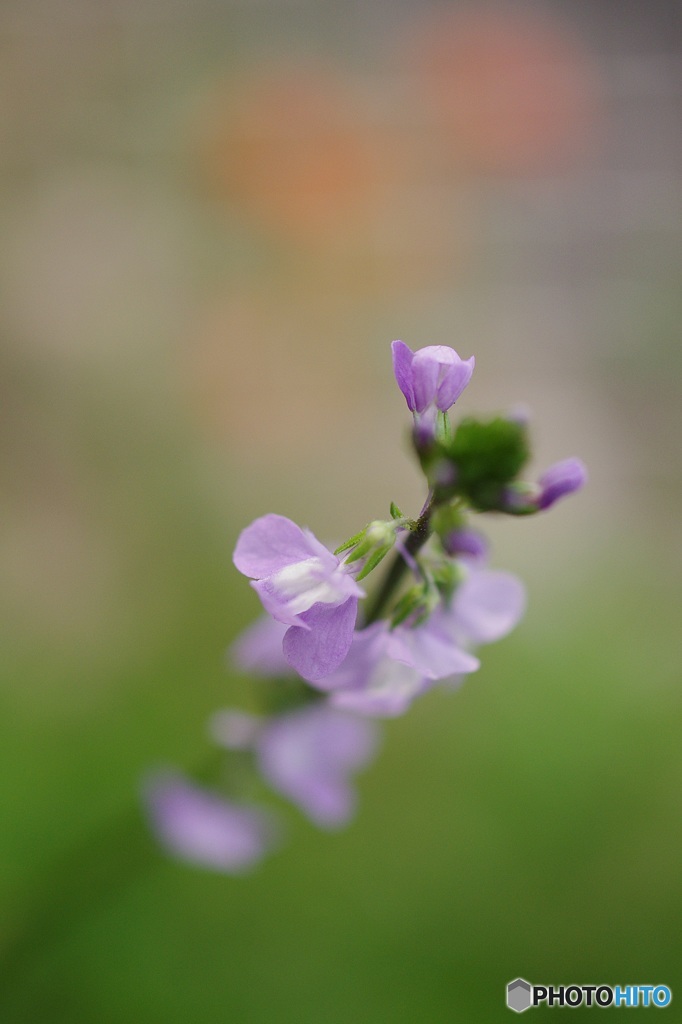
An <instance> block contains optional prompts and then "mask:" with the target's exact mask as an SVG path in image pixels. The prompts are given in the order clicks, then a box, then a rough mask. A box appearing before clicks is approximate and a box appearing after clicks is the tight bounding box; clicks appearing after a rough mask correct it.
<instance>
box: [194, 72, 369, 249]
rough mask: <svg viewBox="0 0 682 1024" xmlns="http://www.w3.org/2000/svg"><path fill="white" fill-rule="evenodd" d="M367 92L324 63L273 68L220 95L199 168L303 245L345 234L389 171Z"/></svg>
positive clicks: (223, 194) (220, 190)
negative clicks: (368, 112)
mask: <svg viewBox="0 0 682 1024" xmlns="http://www.w3.org/2000/svg"><path fill="white" fill-rule="evenodd" d="M366 109H367V104H366V103H365V101H364V97H363V95H362V94H355V93H354V89H353V84H352V83H351V82H350V81H349V80H346V79H344V78H343V77H342V76H341V75H339V74H334V73H333V72H331V71H329V70H328V69H326V68H323V67H321V66H318V65H312V66H311V65H308V66H305V67H302V66H299V65H291V66H279V67H272V66H268V67H266V68H264V69H262V70H261V71H260V72H251V73H250V74H248V75H247V76H245V77H243V78H241V79H237V80H234V81H232V82H231V83H228V84H227V85H223V86H222V87H221V88H219V89H217V90H216V92H215V94H214V96H213V97H212V99H211V101H210V102H209V104H208V106H207V109H206V111H205V115H204V120H203V131H202V140H201V142H200V151H201V163H202V168H203V172H204V176H205V178H206V180H207V182H208V186H209V188H210V190H211V192H212V193H213V194H214V195H216V196H217V197H219V198H223V199H227V200H229V201H230V202H232V203H234V204H237V205H240V206H241V207H242V208H243V209H245V210H246V211H247V212H248V213H249V215H251V216H254V215H255V216H256V217H257V218H258V219H259V220H260V221H261V222H262V223H264V224H265V225H266V226H267V227H270V228H275V229H276V230H279V231H283V232H285V233H286V234H288V235H292V234H293V235H294V236H296V237H297V238H298V239H299V240H302V241H310V240H316V239H319V238H324V237H325V236H327V235H328V234H329V232H338V231H340V232H341V233H345V231H346V230H347V229H348V228H349V227H351V228H352V227H353V226H355V225H356V224H357V223H358V222H359V221H361V220H362V219H363V217H365V216H366V215H367V213H368V212H370V211H371V208H372V206H373V204H374V203H375V202H376V201H377V199H378V197H379V194H380V189H381V187H382V184H383V182H384V180H385V175H386V173H387V168H388V165H389V163H388V161H387V160H386V159H385V158H383V157H382V155H381V152H380V147H379V145H378V144H377V141H376V133H375V132H374V131H373V130H372V125H371V123H370V121H369V120H368V118H367V116H366Z"/></svg>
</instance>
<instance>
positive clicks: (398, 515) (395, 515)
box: [391, 501, 405, 519]
mask: <svg viewBox="0 0 682 1024" xmlns="http://www.w3.org/2000/svg"><path fill="white" fill-rule="evenodd" d="M404 518H405V516H404V515H403V513H402V512H401V511H400V509H399V508H398V506H397V505H396V503H395V502H394V501H392V502H391V519H404Z"/></svg>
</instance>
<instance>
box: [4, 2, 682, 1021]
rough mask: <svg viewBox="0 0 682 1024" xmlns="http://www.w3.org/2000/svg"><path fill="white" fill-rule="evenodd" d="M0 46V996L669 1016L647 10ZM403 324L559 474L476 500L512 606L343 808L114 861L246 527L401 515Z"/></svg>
mask: <svg viewBox="0 0 682 1024" xmlns="http://www.w3.org/2000/svg"><path fill="white" fill-rule="evenodd" d="M0 47H1V53H2V60H1V61H0V139H1V140H2V145H1V146H0V172H1V174H2V180H3V186H4V187H3V189H2V193H1V195H0V223H1V227H2V232H1V237H2V244H1V246H0V295H1V297H2V302H1V305H0V309H1V310H2V312H1V314H0V315H1V317H2V336H1V337H2V349H1V354H0V365H1V371H2V372H1V373H0V417H1V422H2V428H3V429H2V438H1V442H0V459H1V462H0V465H1V473H2V479H1V481H0V493H1V498H0V501H1V502H2V534H1V536H0V574H1V576H2V586H1V589H0V603H1V606H2V626H1V627H0V628H1V630H2V653H3V657H2V674H3V678H2V691H1V699H2V715H1V716H0V721H1V722H2V725H1V726H0V729H1V730H2V737H1V742H0V759H1V761H2V780H3V781H2V797H1V801H2V802H1V805H0V814H1V816H2V826H1V828H0V898H1V899H2V901H3V910H2V913H1V915H0V945H1V946H2V948H3V949H4V950H5V952H6V955H7V957H8V960H7V964H8V966H7V968H6V970H5V972H4V976H3V988H2V994H1V995H0V1020H2V1021H3V1024H4V1022H8V1024H14V1022H15V1021H16V1022H17V1024H18V1022H22V1024H24V1022H26V1024H28V1022H31V1024H42V1022H45V1024H53V1022H54V1024H81V1022H82V1024H86V1022H87V1024H89V1022H92V1024H95V1022H96V1024H123V1022H124V1021H125V1022H129V1021H131V1020H133V1021H143V1022H145V1024H146V1022H150V1024H155V1022H158V1024H162V1022H163V1024H173V1022H178V1024H180V1022H183V1024H184V1022H186V1021H188V1020H190V1019H191V1020H197V1021H207V1022H208V1021H214V1020H215V1021H218V1020H220V1021H222V1020H230V1021H239V1022H241V1021H244V1022H249V1024H251V1022H253V1024H260V1022H266V1021H267V1022H270V1021H277V1022H280V1021H281V1022H287V1024H288V1022H290V1021H291V1022H292V1024H293V1022H296V1024H306V1022H311V1024H312V1022H319V1021H324V1022H325V1024H332V1022H339V1024H341V1022H343V1024H346V1022H356V1021H362V1022H365V1021H367V1022H375V1021H391V1022H403V1021H404V1022H408V1021H410V1022H413V1021H428V1022H431V1021H433V1022H440V1021H443V1022H446V1021H453V1020H458V1021H459V1020H461V1021H467V1022H476V1024H477V1022H488V1021H494V1020H498V1019H503V1018H504V1017H505V1015H508V1013H509V1011H507V1010H506V1008H505V1006H504V990H505V985H506V983H507V982H508V981H509V980H511V979H512V978H515V977H517V976H519V975H521V976H523V977H525V978H527V979H529V980H530V981H532V982H535V983H553V984H560V983H565V984H570V983H576V984H588V983H597V982H600V983H601V982H603V983H610V984H617V983H620V984H628V983H642V984H645V983H664V984H667V985H669V986H671V987H672V989H673V1003H672V1005H671V1007H670V1009H669V1010H668V1011H667V1013H668V1016H669V1018H670V1019H677V1018H676V1016H675V1015H676V1013H677V1011H676V1009H675V1007H676V1001H677V999H679V998H682V988H681V985H682V971H681V970H680V966H679V950H680V948H681V943H682V937H681V935H680V918H681V914H682V880H681V872H680V847H681V840H682V744H681V743H680V739H679V733H680V724H682V687H681V684H682V672H681V670H680V668H681V666H680V639H679V613H680V608H681V600H680V598H681V597H682V594H681V589H680V568H681V565H680V563H681V554H682V551H681V548H680V540H679V529H678V521H679V516H678V507H679V502H680V499H681V498H682V482H681V477H680V468H681V467H680V451H679V437H680V426H681V424H680V419H679V385H680V370H681V355H680V348H679V344H678V333H679V323H680V320H681V319H682V316H681V314H682V299H681V294H682V292H681V290H680V281H679V254H680V241H681V239H682V203H681V202H680V196H681V194H682V193H681V190H680V185H681V181H682V159H681V157H682V153H681V150H680V134H679V124H680V113H681V111H682V98H681V91H680V59H679V58H680V50H681V49H682V16H681V14H680V8H679V5H678V4H677V3H676V2H675V0H655V2H651V3H648V4H646V5H644V4H641V3H637V2H636V0H604V2H602V3H600V4H598V5H596V4H592V3H590V2H588V0H577V2H576V0H572V2H569V0H563V2H560V0H553V2H551V0H545V2H538V3H533V4H529V5H524V4H516V3H514V4H509V3H506V4H504V3H503V4H491V3H484V4H481V3H477V4H473V5H464V4H460V3H455V2H453V3H450V4H446V5H440V6H432V5H430V4H428V3H423V2H417V0H395V2H387V0H379V2H376V3H365V4H363V3H357V2H356V3H349V4H344V5H332V4H325V3H322V2H320V0H302V2H296V0H289V2H285V3H284V2H277V0H254V2H253V3H249V2H239V0H225V2H222V3H216V2H213V0H194V2H191V3H190V2H189V0H136V2H135V3H133V2H129V0H110V2H108V3H106V4H98V3H96V2H95V0H64V2H61V0H57V2H51V0H21V2H20V0H5V2H3V3H2V5H1V6H0ZM396 337H400V338H402V339H403V340H404V341H406V342H407V343H408V344H410V345H411V346H412V347H421V346H423V345H427V344H451V345H453V346H455V347H456V348H457V350H458V351H459V353H460V354H461V355H462V356H463V357H468V356H469V355H471V354H472V353H473V354H475V356H476V359H477V368H476V373H475V376H474V379H473V382H472V384H471V386H470V387H469V389H468V390H467V392H466V394H465V395H464V396H463V398H462V400H461V402H460V403H459V407H460V408H461V410H462V411H463V412H475V411H480V412H487V411H496V410H499V409H504V408H507V407H509V406H511V405H512V404H514V403H516V402H519V401H523V402H527V403H528V404H529V406H530V407H531V408H532V410H533V413H534V433H535V438H536V442H537V444H536V454H537V460H536V465H535V468H536V469H537V470H540V469H541V468H542V467H544V466H545V465H547V464H548V463H549V462H551V461H555V460H557V459H560V458H564V457H566V456H569V455H573V454H575V455H579V456H581V457H582V458H583V459H584V460H585V462H586V463H587V464H588V466H589V469H590V473H591V481H590V485H589V488H588V489H587V490H586V491H585V492H584V494H582V495H580V496H579V497H578V498H575V499H573V500H572V501H570V502H566V503H565V504H563V505H561V506H560V507H559V508H557V509H556V510H554V511H553V512H552V513H551V515H548V516H547V517H539V518H538V520H537V521H533V520H530V521H521V522H516V521H515V522H511V523H498V522H495V521H493V522H491V523H490V534H491V537H492V538H493V542H494V545H495V547H494V563H495V564H496V565H499V566H500V567H508V568H511V569H513V570H514V571H516V572H518V573H519V574H520V575H521V576H523V578H524V579H525V580H526V582H527V585H528V590H529V599H530V600H529V611H528V614H527V617H526V619H525V621H524V622H523V624H522V625H521V626H520V627H519V629H518V631H517V632H516V634H515V635H514V636H512V637H511V638H510V639H508V640H506V641H504V642H502V643H500V644H499V645H498V646H496V647H494V648H490V649H487V650H486V651H485V652H484V658H483V661H484V664H483V668H482V670H481V672H480V673H478V674H477V676H476V677H472V678H471V679H470V680H469V681H468V682H467V684H466V686H465V687H464V688H463V689H462V690H461V691H459V692H458V693H446V692H434V693H432V694H430V695H429V696H428V697H426V698H424V699H423V700H422V701H421V702H420V703H419V704H418V705H417V706H416V707H415V708H414V710H413V711H412V713H410V715H409V716H407V717H406V718H405V719H403V720H400V721H396V722H394V723H390V724H389V726H388V728H387V730H386V739H385V744H384V749H383V752H382V755H381V757H380V759H379V761H378V762H377V764H376V765H375V766H373V767H372V768H371V769H370V770H369V771H368V772H367V774H366V775H365V776H364V777H363V779H362V780H361V787H360V788H361V805H360V811H359V815H358V818H357V820H356V821H355V822H354V823H353V825H352V826H351V827H350V828H349V829H347V830H346V831H344V832H343V833H341V834H338V835H334V836H330V835H326V834H321V833H319V832H317V831H315V830H314V829H313V828H312V827H311V826H309V825H308V824H307V823H305V822H304V821H303V820H302V819H301V818H296V817H294V822H293V828H292V835H291V839H290V842H289V843H288V845H287V846H286V848H285V849H284V850H283V851H282V852H281V853H280V854H278V855H277V856H275V857H273V858H272V859H271V860H269V861H267V862H266V863H265V864H264V866H263V867H262V868H261V869H260V870H258V872H256V873H254V874H253V875H250V876H248V877H245V878H239V879H232V878H225V877H219V876H213V875H211V874H208V873H202V872H200V871H198V870H195V869H191V868H185V867H182V866H179V865H176V864H174V863H172V862H170V861H168V860H166V859H164V857H163V856H162V855H161V854H159V855H158V856H157V855H156V854H155V852H154V849H153V844H152V841H151V840H150V839H149V838H148V837H147V836H146V833H145V831H144V829H143V827H142V825H141V824H140V823H139V822H138V821H137V820H136V819H135V818H133V819H132V834H131V840H130V846H129V848H126V847H123V848H121V849H119V848H118V846H117V840H115V839H114V838H113V837H114V834H115V833H113V832H111V833H110V832H108V831H107V829H108V825H107V822H109V821H110V819H112V818H116V817H117V816H119V815H126V814H131V813H132V811H130V810H127V809H128V808H130V807H131V806H132V804H133V803H134V801H135V800H136V798H137V791H138V787H139V780H140V778H141V776H142V775H143V774H144V772H145V771H147V770H148V769H149V767H150V766H154V765H156V764H159V763H177V764H179V765H182V766H185V767H188V768H189V767H191V766H192V765H193V764H195V763H196V762H197V761H200V760H201V759H202V758H203V757H205V755H206V751H207V744H206V741H205V738H204V730H205V721H206V718H207V716H208V715H209V714H210V713H211V712H212V711H213V710H214V709H215V708H217V707H221V706H226V705H230V704H234V703H238V702H239V701H241V700H243V699H244V698H245V697H246V696H247V695H248V683H247V681H246V680H244V679H243V678H239V677H236V676H233V675H231V673H230V670H229V668H228V667H226V665H225V661H224V650H225V648H226V647H227V645H228V644H229V643H230V642H231V640H232V639H233V638H234V637H235V636H236V635H237V633H238V631H239V630H240V629H241V628H242V627H243V626H245V625H246V624H247V623H248V622H249V621H251V619H252V618H253V617H254V615H255V614H256V612H257V600H256V598H255V595H253V594H252V592H251V591H250V589H249V588H248V586H246V583H245V581H244V580H243V579H242V578H241V577H239V576H238V574H237V573H236V571H235V570H234V569H233V567H232V565H231V551H232V547H233V545H234V541H235V539H236V536H237V534H238V532H239V530H240V529H241V528H242V527H243V526H244V525H246V524H247V523H248V522H249V521H250V520H251V519H252V518H253V517H254V516H256V515H260V514H262V513H264V512H266V511H277V512H280V513H281V514H284V515H287V516H290V517H291V518H293V519H295V520H297V521H299V522H301V523H306V524H307V525H309V526H310V527H311V528H312V529H313V530H314V531H315V532H316V534H317V535H318V536H320V537H322V538H328V539H334V538H342V537H345V536H348V535H350V534H351V533H353V532H355V531H356V530H357V529H358V528H359V527H360V526H362V525H364V523H366V522H367V521H368V520H369V519H372V518H375V517H377V516H382V515H384V514H385V513H386V511H387V509H388V503H389V501H390V500H391V499H393V500H395V501H397V502H398V503H399V504H400V505H401V507H403V508H405V509H406V510H407V511H409V512H416V511H417V510H418V508H419V505H420V504H421V497H422V496H421V494H420V491H419V482H418V476H417V473H416V470H415V468H414V466H413V464H412V462H411V459H410V456H409V453H408V451H407V445H406V443H405V440H406V438H405V434H406V428H407V421H408V416H407V413H406V410H405V408H404V403H403V401H402V398H401V396H400V395H399V393H398V392H397V389H396V387H395V385H394V382H393V380H392V375H391V371H390V357H389V347H388V346H389V342H390V341H391V340H392V339H393V338H396ZM92 837H95V839H93V838H92ZM92 843H94V845H93V846H92V849H93V851H94V856H95V859H96V857H97V855H98V852H100V853H101V859H100V863H101V866H102V867H101V876H100V877H99V878H95V879H94V881H93V879H91V878H90V877H88V876H82V877H81V875H80V874H77V873H75V870H74V868H73V866H72V865H73V863H74V862H73V861H72V860H71V859H70V856H71V855H70V853H69V851H70V850H73V849H74V848H82V847H84V846H85V847H87V846H88V844H92ZM137 858H139V862H140V864H142V865H144V870H141V871H137V869H136V864H137ZM109 872H111V879H110V880H109ZM36 922H38V924H39V928H38V935H37V937H36V936H35V935H34V936H33V938H31V940H30V942H28V940H27V942H26V943H25V944H24V945H22V947H21V951H20V952H21V956H19V955H18V954H16V953H14V954H13V953H12V949H13V948H14V947H13V943H15V941H16V940H17V936H21V935H22V933H23V930H25V929H27V928H29V929H30V928H31V927H33V928H35V925H36ZM40 922H45V923H44V924H43V925H40ZM48 922H49V926H48ZM38 940H39V941H38ZM574 1012H575V1013H576V1015H577V1016H578V1017H580V1015H581V1014H583V1013H585V1012H587V1011H586V1010H578V1011H574ZM548 1013H549V1011H547V1010H536V1011H535V1016H534V1018H533V1019H536V1018H537V1019H541V1018H542V1017H543V1015H548Z"/></svg>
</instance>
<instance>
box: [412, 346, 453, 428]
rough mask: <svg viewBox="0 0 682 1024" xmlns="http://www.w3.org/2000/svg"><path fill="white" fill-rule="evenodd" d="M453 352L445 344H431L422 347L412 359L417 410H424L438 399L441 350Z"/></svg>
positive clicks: (413, 386)
mask: <svg viewBox="0 0 682 1024" xmlns="http://www.w3.org/2000/svg"><path fill="white" fill-rule="evenodd" d="M441 349H443V351H444V352H451V351H452V349H447V348H445V346H443V345H429V346H427V348H420V349H419V351H418V352H415V354H414V359H413V361H412V388H413V391H414V405H415V409H416V411H417V412H424V410H425V409H426V408H427V407H428V406H429V405H433V403H434V402H435V400H436V391H437V389H438V379H439V376H440V370H441V362H440V360H439V352H440V350H441Z"/></svg>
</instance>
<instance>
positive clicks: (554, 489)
mask: <svg viewBox="0 0 682 1024" xmlns="http://www.w3.org/2000/svg"><path fill="white" fill-rule="evenodd" d="M586 482H587V469H586V467H585V464H584V463H583V462H582V461H581V460H580V459H576V458H571V459H564V460H563V462H556V463H555V464H554V465H553V466H550V467H549V469H548V470H546V471H545V472H544V473H543V474H542V476H541V477H540V479H539V481H538V483H539V486H540V495H539V497H538V509H540V510H541V509H546V508H551V506H552V505H554V503H555V502H557V501H559V499H560V498H564V497H566V495H568V494H573V493H575V491H579V490H580V489H581V487H584V485H585V483H586Z"/></svg>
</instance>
